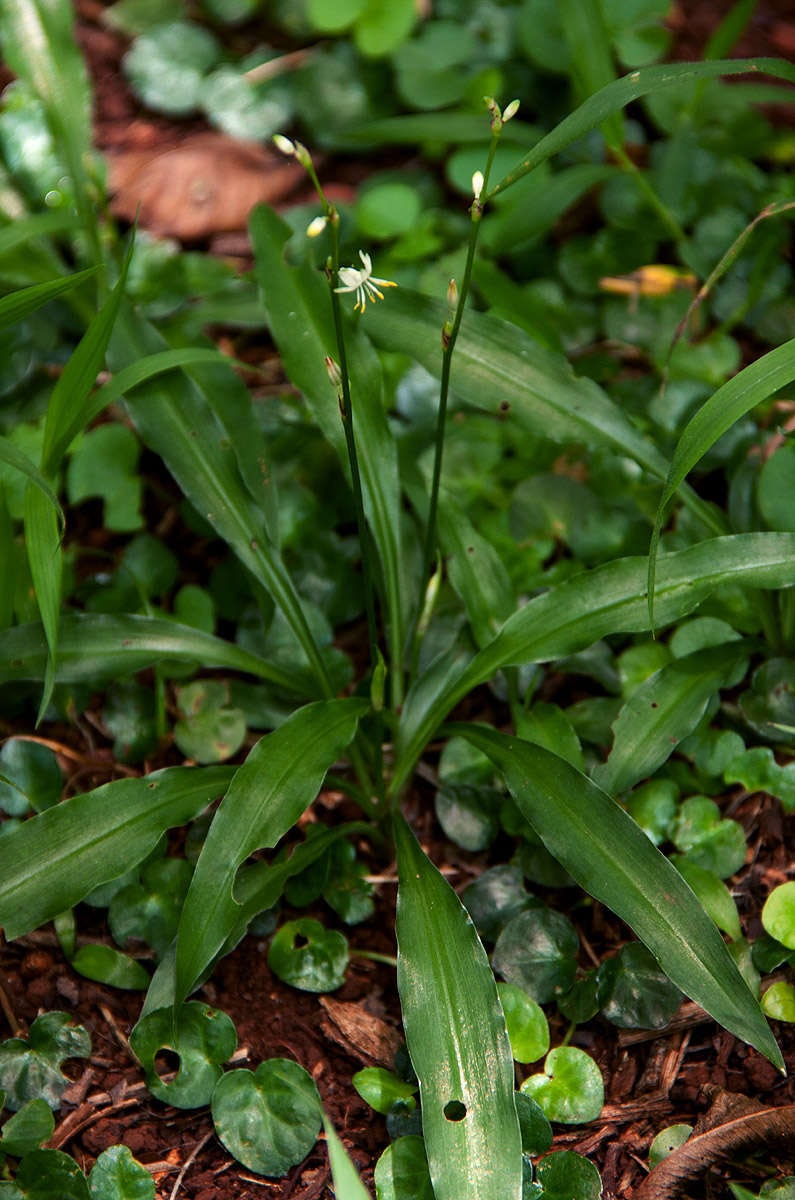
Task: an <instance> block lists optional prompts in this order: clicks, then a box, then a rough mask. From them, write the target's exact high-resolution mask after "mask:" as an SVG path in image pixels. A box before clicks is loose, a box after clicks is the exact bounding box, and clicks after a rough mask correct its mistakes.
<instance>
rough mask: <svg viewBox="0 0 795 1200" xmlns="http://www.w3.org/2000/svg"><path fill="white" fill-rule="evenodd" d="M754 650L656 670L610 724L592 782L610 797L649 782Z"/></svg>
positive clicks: (700, 654)
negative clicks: (609, 741)
mask: <svg viewBox="0 0 795 1200" xmlns="http://www.w3.org/2000/svg"><path fill="white" fill-rule="evenodd" d="M752 648H753V643H752V642H749V641H740V642H729V643H727V644H726V645H723V646H709V647H707V649H705V650H696V651H695V652H694V653H693V654H686V655H685V656H684V657H683V658H677V659H675V660H674V661H673V662H671V663H668V664H667V665H666V666H664V667H662V668H661V669H660V670H659V671H655V672H654V674H653V675H650V676H649V678H648V679H646V680H644V682H643V683H642V684H641V685H640V687H639V688H637V690H636V691H635V692H633V694H632V695H631V696H630V698H629V699H628V700H627V702H626V704H624V705H623V707H622V708H621V710H620V712H619V714H618V716H617V717H616V719H615V721H614V722H613V738H614V740H613V748H612V750H611V751H610V756H609V758H608V760H607V762H605V763H600V765H599V766H598V767H597V768H596V770H595V771H594V772H593V774H592V776H591V778H592V779H593V781H594V783H596V784H598V786H599V787H600V788H602V789H603V791H605V792H607V794H608V795H609V796H617V795H618V793H619V792H624V791H626V790H627V789H628V788H631V787H634V785H635V784H636V783H640V781H641V780H642V779H648V778H649V776H650V775H652V774H653V772H654V771H656V770H657V768H658V767H660V766H662V764H663V763H664V762H667V760H668V759H669V758H670V756H671V755H672V754H673V752H674V750H675V749H676V747H677V745H678V744H679V742H681V740H682V738H685V737H687V735H688V734H689V733H692V732H693V730H694V729H695V727H696V725H697V724H698V722H699V720H700V719H701V717H702V715H703V713H704V710H705V708H706V706H707V704H708V702H709V700H710V698H711V697H712V696H713V695H714V694H715V692H717V690H718V688H720V687H723V686H725V684H726V683H727V681H728V679H729V677H730V676H731V675H732V674H733V673H734V671H735V669H736V668H737V666H738V664H739V663H741V662H742V661H743V659H745V658H747V657H748V655H749V654H750V652H751V650H752Z"/></svg>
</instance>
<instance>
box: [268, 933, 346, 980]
mask: <svg viewBox="0 0 795 1200" xmlns="http://www.w3.org/2000/svg"><path fill="white" fill-rule="evenodd" d="M268 966H269V967H270V969H271V970H272V971H273V973H274V975H278V976H279V979H281V980H282V981H283V982H284V983H290V984H292V986H293V987H297V988H300V989H301V991H304V992H332V991H333V990H334V988H338V987H339V986H340V984H341V983H342V982H343V980H344V979H345V969H346V967H347V966H348V941H347V939H346V938H345V937H344V935H343V934H341V933H338V932H337V931H336V930H334V929H324V928H323V926H322V925H321V924H320V922H319V921H315V920H314V919H313V918H312V917H302V918H301V919H300V920H298V921H287V922H286V924H284V925H282V927H281V929H280V930H279V932H278V933H277V934H276V935H275V936H274V938H273V941H272V942H271V948H270V950H269V952H268Z"/></svg>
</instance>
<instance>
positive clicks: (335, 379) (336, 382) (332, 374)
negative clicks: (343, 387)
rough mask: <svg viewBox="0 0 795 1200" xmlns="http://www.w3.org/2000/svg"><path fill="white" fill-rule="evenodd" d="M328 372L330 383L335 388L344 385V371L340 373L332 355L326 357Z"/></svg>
mask: <svg viewBox="0 0 795 1200" xmlns="http://www.w3.org/2000/svg"><path fill="white" fill-rule="evenodd" d="M326 370H327V372H328V377H329V382H330V383H331V384H332V385H333V386H334V387H335V388H338V387H339V386H340V384H341V383H342V371H340V369H339V366H338V364H337V363H335V362H334V359H333V358H332V357H331V355H330V354H327V355H326Z"/></svg>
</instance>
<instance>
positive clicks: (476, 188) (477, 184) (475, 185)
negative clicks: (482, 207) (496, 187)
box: [472, 171, 483, 200]
mask: <svg viewBox="0 0 795 1200" xmlns="http://www.w3.org/2000/svg"><path fill="white" fill-rule="evenodd" d="M472 191H473V193H474V196H475V199H476V200H479V199H480V193H481V192H482V191H483V172H482V171H476V172H475V174H474V175H473V176H472Z"/></svg>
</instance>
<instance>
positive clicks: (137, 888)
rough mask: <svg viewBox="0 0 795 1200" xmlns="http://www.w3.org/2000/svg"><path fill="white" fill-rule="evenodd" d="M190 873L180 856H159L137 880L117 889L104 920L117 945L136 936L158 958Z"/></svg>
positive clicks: (174, 923) (169, 937)
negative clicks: (138, 881) (161, 857)
mask: <svg viewBox="0 0 795 1200" xmlns="http://www.w3.org/2000/svg"><path fill="white" fill-rule="evenodd" d="M192 874H193V872H192V870H191V866H190V863H188V862H186V861H185V859H183V858H164V859H159V860H157V861H155V862H153V863H149V864H148V865H147V866H146V867H144V869H143V871H142V872H141V882H140V883H133V884H130V885H129V886H128V887H125V888H122V889H121V890H120V891H118V892H117V893H116V895H115V896H114V897H113V899H112V900H111V902H110V907H109V909H108V923H109V925H110V931H111V933H112V934H113V936H114V938H115V939H116V941H117V942H118V943H119V945H120V946H126V945H127V942H128V941H129V940H130V939H131V938H137V939H138V940H140V941H142V942H146V943H147V944H148V945H149V946H151V947H152V949H153V950H154V951H155V953H156V954H157V956H158V958H161V957H162V956H163V955H164V954H165V952H166V950H167V949H168V947H169V946H170V945H171V943H172V941H173V940H174V936H175V934H176V932H177V926H178V924H179V917H180V913H181V912H182V905H183V902H184V900H185V896H186V894H187V891H188V887H189V885H190V880H191V875H192Z"/></svg>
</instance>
